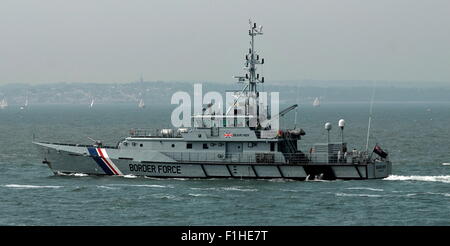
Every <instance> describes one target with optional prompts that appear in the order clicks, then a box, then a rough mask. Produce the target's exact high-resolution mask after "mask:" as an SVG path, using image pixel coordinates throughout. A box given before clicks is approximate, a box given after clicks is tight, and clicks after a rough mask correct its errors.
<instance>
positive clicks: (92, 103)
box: [89, 98, 94, 108]
mask: <svg viewBox="0 0 450 246" xmlns="http://www.w3.org/2000/svg"><path fill="white" fill-rule="evenodd" d="M92 107H94V98H92V101H91V105H90V106H89V108H92Z"/></svg>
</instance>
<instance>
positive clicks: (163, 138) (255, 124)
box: [34, 22, 391, 180]
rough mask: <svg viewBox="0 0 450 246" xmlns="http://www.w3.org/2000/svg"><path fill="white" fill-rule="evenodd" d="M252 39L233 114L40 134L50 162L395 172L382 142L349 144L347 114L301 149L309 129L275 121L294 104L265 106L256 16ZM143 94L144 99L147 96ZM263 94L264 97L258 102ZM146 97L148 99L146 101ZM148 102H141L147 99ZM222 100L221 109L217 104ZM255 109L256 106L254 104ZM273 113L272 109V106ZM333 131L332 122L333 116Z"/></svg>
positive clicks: (175, 169) (235, 172)
mask: <svg viewBox="0 0 450 246" xmlns="http://www.w3.org/2000/svg"><path fill="white" fill-rule="evenodd" d="M248 34H249V36H250V38H251V42H250V44H251V46H250V49H249V53H248V54H247V55H246V56H245V70H246V71H247V73H246V74H245V76H237V77H236V78H237V79H238V82H239V83H244V84H245V86H244V87H243V89H242V90H239V91H234V92H233V97H234V103H232V105H230V107H229V108H227V110H226V112H225V114H223V113H221V110H216V109H217V108H218V107H216V105H214V104H208V105H207V106H205V107H204V108H203V110H202V113H201V114H200V115H194V116H193V117H192V120H193V121H196V122H200V125H197V126H194V127H187V128H186V127H180V128H177V129H160V130H152V129H132V130H131V131H130V136H129V137H127V138H125V139H123V140H121V141H119V142H118V144H117V145H115V146H104V145H103V144H102V142H100V141H95V144H92V145H82V144H67V143H49V142H34V143H35V144H37V145H38V146H40V147H42V148H43V159H44V161H43V163H44V164H47V165H48V167H49V168H50V169H51V170H52V171H53V172H54V173H55V174H74V173H85V174H93V175H119V176H125V175H134V176H148V177H167V178H239V179H241V178H258V179H262V178H269V179H273V178H285V179H295V180H310V179H325V180H334V179H380V178H385V177H387V176H389V175H390V174H391V162H390V161H389V158H388V153H387V152H386V151H384V150H382V149H381V147H380V146H378V145H376V146H375V148H374V149H373V151H368V149H367V148H366V150H356V149H352V150H349V148H348V145H347V143H346V142H344V138H343V132H344V125H345V121H344V120H340V121H339V124H338V126H339V128H340V130H341V134H342V141H341V142H330V141H328V142H326V143H316V144H314V145H312V146H310V147H309V148H306V149H301V148H300V146H301V141H302V137H303V136H305V131H304V130H303V129H297V128H294V129H278V128H277V127H275V122H276V120H277V119H278V118H280V117H283V116H284V115H285V114H287V113H288V112H290V111H291V110H293V109H295V108H297V106H298V105H297V104H295V105H292V106H290V107H288V108H286V109H284V110H281V111H280V112H279V113H278V114H274V115H269V114H267V115H266V116H267V118H266V119H265V120H261V118H260V117H254V116H255V115H254V114H252V112H258V113H257V114H259V115H257V116H261V114H263V113H259V112H264V111H260V110H261V109H263V108H265V107H264V105H263V104H260V102H261V101H263V99H262V98H260V95H262V93H261V92H259V91H258V90H257V85H258V84H260V83H264V77H260V76H259V74H257V73H256V70H257V66H259V65H262V64H264V59H263V58H262V59H260V57H259V55H258V54H256V52H255V37H256V36H258V35H262V34H263V33H262V26H260V27H257V26H256V23H252V22H250V30H249V33H248ZM141 101H142V100H141ZM251 102H256V103H251ZM142 104H143V101H142ZM140 105H141V103H139V107H141V106H140ZM213 108H214V110H213ZM254 110H255V111H254ZM266 113H267V112H266ZM325 129H326V130H327V131H328V133H329V132H330V130H331V124H330V123H327V124H326V125H325Z"/></svg>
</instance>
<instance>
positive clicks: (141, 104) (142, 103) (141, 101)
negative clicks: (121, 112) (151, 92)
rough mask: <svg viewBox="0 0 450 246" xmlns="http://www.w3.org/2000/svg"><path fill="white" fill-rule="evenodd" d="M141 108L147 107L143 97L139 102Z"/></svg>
mask: <svg viewBox="0 0 450 246" xmlns="http://www.w3.org/2000/svg"><path fill="white" fill-rule="evenodd" d="M138 107H139V108H145V103H144V100H143V99H142V98H141V100H139V104H138Z"/></svg>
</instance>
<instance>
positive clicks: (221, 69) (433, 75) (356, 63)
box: [0, 0, 450, 84]
mask: <svg viewBox="0 0 450 246" xmlns="http://www.w3.org/2000/svg"><path fill="white" fill-rule="evenodd" d="M249 18H252V20H254V21H255V22H257V24H258V25H260V24H261V25H263V26H264V28H263V31H264V35H263V36H262V37H259V38H258V40H257V42H256V45H257V48H259V50H260V51H261V52H260V55H261V56H262V57H264V58H265V66H264V68H263V69H262V70H260V71H259V72H260V73H263V74H264V76H265V78H266V81H267V82H269V81H270V80H294V79H316V80H360V79H362V80H398V81H408V80H413V81H444V82H445V81H447V82H449V83H450V28H449V25H450V1H449V0H296V1H249V0H247V1H246V0H127V1H123V0H103V1H100V0H73V1H69V0H65V1H63V0H29V1H22V0H0V84H6V83H15V82H20V83H31V84H35V83H47V82H61V81H65V82H108V83H111V82H130V81H136V80H138V79H139V77H140V76H141V74H143V76H144V79H145V80H148V81H150V80H178V81H199V82H201V81H217V82H227V81H229V82H232V81H234V80H233V79H232V76H233V75H240V74H242V73H243V71H242V66H243V62H244V60H243V58H244V54H245V52H247V50H248V44H249V39H248V19H249Z"/></svg>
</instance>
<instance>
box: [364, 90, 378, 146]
mask: <svg viewBox="0 0 450 246" xmlns="http://www.w3.org/2000/svg"><path fill="white" fill-rule="evenodd" d="M375 85H376V84H375V82H374V83H373V89H372V98H371V100H370V110H369V125H368V126H367V139H366V152H367V151H368V150H369V137H370V123H371V121H372V111H373V100H374V98H375Z"/></svg>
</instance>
